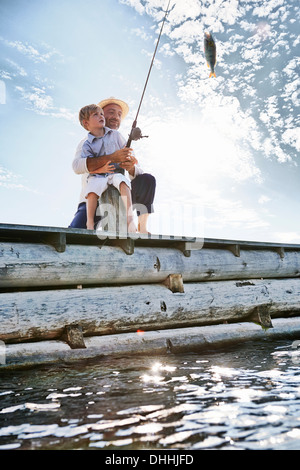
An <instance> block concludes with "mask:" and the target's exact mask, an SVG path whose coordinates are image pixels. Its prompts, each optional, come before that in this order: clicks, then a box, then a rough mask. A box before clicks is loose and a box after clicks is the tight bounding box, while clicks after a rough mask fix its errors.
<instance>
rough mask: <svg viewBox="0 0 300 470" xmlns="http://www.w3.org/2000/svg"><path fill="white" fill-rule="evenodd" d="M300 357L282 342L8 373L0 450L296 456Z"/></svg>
mask: <svg viewBox="0 0 300 470" xmlns="http://www.w3.org/2000/svg"><path fill="white" fill-rule="evenodd" d="M296 353H297V354H296ZM298 353H299V351H298V350H297V349H295V348H293V347H292V346H291V343H290V342H289V341H283V340H281V341H277V342H274V343H272V344H270V343H268V342H264V343H248V344H245V345H243V346H240V347H238V348H237V347H235V348H230V349H226V350H218V351H209V352H206V353H203V352H201V354H200V353H199V354H196V353H190V354H185V355H179V356H173V355H168V356H165V357H159V358H156V360H152V358H147V357H139V358H136V359H135V361H134V365H133V364H132V360H129V359H126V358H124V359H118V360H110V361H106V360H105V361H99V362H97V361H94V362H89V363H86V364H85V365H80V366H76V367H74V366H72V367H68V366H65V367H53V368H48V369H43V368H41V369H35V370H30V371H18V372H14V373H6V374H3V377H2V380H1V385H0V400H1V402H0V449H2V450H9V449H75V448H76V449H87V448H89V449H92V448H98V449H127V450H129V449H185V450H187V449H255V450H256V449H300V372H299V362H300V354H298ZM12 384H13V385H12Z"/></svg>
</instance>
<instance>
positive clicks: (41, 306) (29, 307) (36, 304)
mask: <svg viewBox="0 0 300 470" xmlns="http://www.w3.org/2000/svg"><path fill="white" fill-rule="evenodd" d="M177 280H178V279H177ZM266 305H269V306H270V309H269V314H270V316H271V317H272V318H274V317H276V316H283V315H291V314H297V313H300V279H281V280H280V279H271V280H255V281H254V280H253V281H251V282H244V283H241V282H240V281H216V282H202V283H185V284H184V292H172V290H170V289H169V288H168V287H166V286H165V285H163V284H148V285H147V284H141V285H131V286H120V287H115V286H111V287H99V288H98V287H97V288H95V287H93V288H82V289H61V290H52V289H51V290H47V291H32V292H18V293H17V295H16V293H2V294H1V305H0V318H1V321H0V340H2V341H10V342H16V341H25V340H40V339H53V338H59V337H60V336H61V335H62V334H63V333H64V332H65V326H66V325H68V326H72V325H79V326H80V328H81V329H82V332H83V335H84V337H86V336H91V335H98V334H100V335H102V334H104V335H106V334H112V333H123V332H128V331H137V330H138V329H142V330H151V329H157V328H159V329H164V328H178V327H189V326H196V325H208V324H217V323H222V322H224V321H228V322H235V321H243V320H245V319H248V318H249V315H251V314H253V312H254V310H255V309H257V308H259V309H260V310H259V313H260V322H261V323H262V313H263V310H262V309H263V308H264V306H266Z"/></svg>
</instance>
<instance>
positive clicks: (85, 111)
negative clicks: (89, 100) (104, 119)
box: [79, 104, 102, 129]
mask: <svg viewBox="0 0 300 470" xmlns="http://www.w3.org/2000/svg"><path fill="white" fill-rule="evenodd" d="M99 109H100V111H102V108H100V106H98V105H97V104H88V105H87V106H84V107H83V108H81V110H80V111H79V121H80V124H81V125H82V127H84V128H85V129H86V127H85V126H84V124H83V121H87V120H88V119H89V118H90V116H91V114H92V113H93V112H94V111H99Z"/></svg>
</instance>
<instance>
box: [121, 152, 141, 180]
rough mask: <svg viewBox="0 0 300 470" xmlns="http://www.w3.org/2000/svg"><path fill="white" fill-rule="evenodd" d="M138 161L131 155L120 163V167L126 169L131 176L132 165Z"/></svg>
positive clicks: (132, 171) (132, 173)
mask: <svg viewBox="0 0 300 470" xmlns="http://www.w3.org/2000/svg"><path fill="white" fill-rule="evenodd" d="M137 163H138V161H137V159H136V158H135V157H134V156H133V155H131V157H130V158H129V159H128V160H126V161H125V162H122V163H120V167H121V168H123V169H124V170H127V171H128V173H130V174H131V175H132V176H134V165H136V164H137Z"/></svg>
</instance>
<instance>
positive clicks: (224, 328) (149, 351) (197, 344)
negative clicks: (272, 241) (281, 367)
mask: <svg viewBox="0 0 300 470" xmlns="http://www.w3.org/2000/svg"><path fill="white" fill-rule="evenodd" d="M273 326H274V328H270V329H269V330H267V331H264V330H262V328H261V327H260V326H258V325H255V324H253V323H248V322H244V323H234V324H226V325H213V326H202V327H194V328H178V329H175V330H174V329H166V330H158V331H148V332H145V333H144V334H143V335H141V334H137V333H123V334H115V335H110V336H94V337H90V338H86V339H85V343H86V348H85V349H71V348H70V347H69V346H68V344H66V343H64V342H62V341H58V340H52V341H38V342H34V343H20V344H8V345H6V346H5V351H4V354H3V360H2V361H1V362H0V370H1V371H2V370H14V369H18V368H24V367H25V368H28V367H33V366H37V365H41V364H43V365H47V364H55V363H58V364H61V363H62V362H64V363H70V364H72V363H75V362H76V361H81V360H85V359H95V358H101V357H102V358H105V357H106V358H110V357H122V356H124V355H126V357H129V356H132V357H133V358H134V357H136V355H147V356H149V357H151V356H157V355H166V356H169V354H170V353H172V354H177V353H184V352H190V351H197V352H199V351H203V350H204V351H207V350H210V349H212V348H213V349H216V348H218V347H222V348H224V347H227V346H229V345H234V344H238V343H244V342H245V341H261V340H264V341H265V340H270V341H272V340H274V339H278V338H285V339H286V340H290V341H291V343H292V341H293V340H294V339H295V338H299V334H300V318H299V317H297V318H285V319H281V318H277V319H275V320H273Z"/></svg>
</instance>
